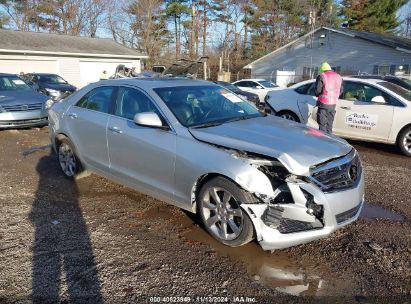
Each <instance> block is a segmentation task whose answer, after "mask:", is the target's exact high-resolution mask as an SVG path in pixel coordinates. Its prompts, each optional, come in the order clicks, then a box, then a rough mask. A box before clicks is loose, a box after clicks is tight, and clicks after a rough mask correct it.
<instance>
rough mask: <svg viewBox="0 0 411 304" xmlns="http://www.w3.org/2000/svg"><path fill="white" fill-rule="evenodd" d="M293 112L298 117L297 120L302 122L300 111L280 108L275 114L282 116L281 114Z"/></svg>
mask: <svg viewBox="0 0 411 304" xmlns="http://www.w3.org/2000/svg"><path fill="white" fill-rule="evenodd" d="M286 113H287V114H291V115H293V116H295V117H296V118H297V121H296V122H300V123H301V117H300V115H299V114H298V113H295V112H294V111H293V110H280V111H278V112H277V113H276V114H275V115H276V116H281V114H286Z"/></svg>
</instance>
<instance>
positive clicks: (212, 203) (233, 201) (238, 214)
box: [198, 177, 255, 247]
mask: <svg viewBox="0 0 411 304" xmlns="http://www.w3.org/2000/svg"><path fill="white" fill-rule="evenodd" d="M253 201H255V198H254V197H253V196H252V195H251V194H249V193H248V192H246V191H244V190H242V189H240V188H239V187H238V186H237V185H236V184H234V183H233V182H231V181H229V180H228V179H226V178H223V177H216V178H213V179H211V180H210V181H208V182H207V183H206V184H204V186H203V187H202V188H201V190H200V193H199V195H198V212H199V214H200V218H201V220H202V222H203V224H204V227H205V229H206V230H207V231H208V233H210V234H211V236H213V237H214V238H215V239H216V240H217V241H219V242H221V243H223V244H225V245H228V246H231V247H238V246H242V245H244V244H247V243H249V242H250V241H251V240H253V238H254V226H253V224H252V222H251V220H250V218H249V217H248V215H247V213H246V212H244V211H243V210H242V209H241V207H240V205H241V203H250V202H253Z"/></svg>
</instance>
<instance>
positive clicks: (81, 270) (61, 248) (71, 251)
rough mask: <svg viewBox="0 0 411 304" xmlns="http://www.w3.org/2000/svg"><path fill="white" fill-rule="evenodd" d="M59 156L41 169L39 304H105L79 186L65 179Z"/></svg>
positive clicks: (36, 212)
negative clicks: (82, 208) (81, 204)
mask: <svg viewBox="0 0 411 304" xmlns="http://www.w3.org/2000/svg"><path fill="white" fill-rule="evenodd" d="M56 158H57V156H56V155H55V154H51V155H47V156H44V157H42V158H41V159H40V160H39V162H38V164H37V167H36V169H37V172H38V174H39V183H38V188H37V191H36V194H35V199H34V201H33V205H32V210H31V213H30V220H31V222H32V223H33V226H34V229H35V236H34V243H33V247H32V248H33V264H32V265H33V266H32V271H33V281H32V300H33V303H60V302H70V303H102V302H103V299H102V295H101V289H100V282H99V279H98V273H97V265H96V262H95V257H94V255H93V250H92V246H91V241H90V237H89V234H88V231H87V226H86V223H85V220H84V218H83V215H82V211H81V208H80V206H79V199H78V198H79V192H78V189H77V185H76V183H75V182H73V181H70V180H68V179H65V178H63V177H62V174H61V173H60V168H59V166H58V163H57V159H56Z"/></svg>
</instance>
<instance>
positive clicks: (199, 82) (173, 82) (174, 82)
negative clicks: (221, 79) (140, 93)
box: [97, 77, 217, 89]
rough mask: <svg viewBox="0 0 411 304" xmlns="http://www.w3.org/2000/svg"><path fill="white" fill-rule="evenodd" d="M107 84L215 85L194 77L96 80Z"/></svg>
mask: <svg viewBox="0 0 411 304" xmlns="http://www.w3.org/2000/svg"><path fill="white" fill-rule="evenodd" d="M101 82H104V84H107V85H115V86H120V85H135V86H139V87H142V88H148V89H154V88H166V87H183V86H217V85H216V84H215V83H213V82H211V81H205V80H194V79H181V78H180V79H179V78H172V77H170V78H167V77H164V78H120V79H108V80H102V81H99V82H97V83H98V84H101Z"/></svg>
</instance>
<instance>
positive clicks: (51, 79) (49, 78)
mask: <svg viewBox="0 0 411 304" xmlns="http://www.w3.org/2000/svg"><path fill="white" fill-rule="evenodd" d="M38 77H39V80H40V82H46V83H55V84H62V83H67V81H65V80H64V79H63V78H61V77H60V76H59V75H53V74H50V75H39V76H38Z"/></svg>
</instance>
